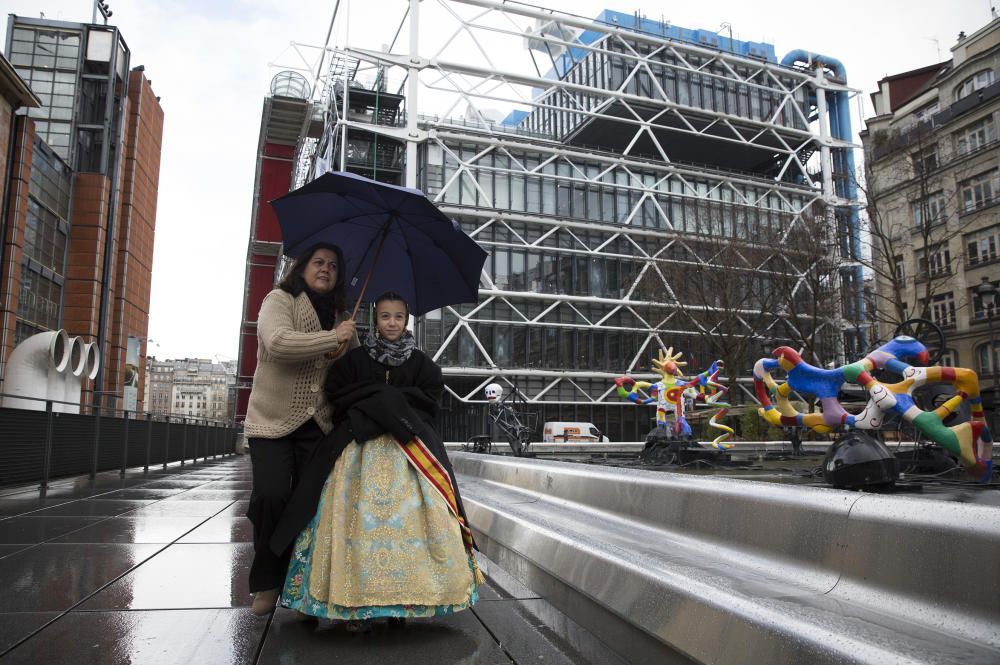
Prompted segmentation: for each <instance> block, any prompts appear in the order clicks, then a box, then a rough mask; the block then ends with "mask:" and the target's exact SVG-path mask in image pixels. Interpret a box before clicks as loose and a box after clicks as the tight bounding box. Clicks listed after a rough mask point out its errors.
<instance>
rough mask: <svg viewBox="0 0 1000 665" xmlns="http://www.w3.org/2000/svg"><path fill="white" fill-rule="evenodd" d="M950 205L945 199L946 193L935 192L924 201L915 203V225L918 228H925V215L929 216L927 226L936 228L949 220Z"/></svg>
mask: <svg viewBox="0 0 1000 665" xmlns="http://www.w3.org/2000/svg"><path fill="white" fill-rule="evenodd" d="M947 208H948V205H947V203H946V201H945V198H944V192H934V193H933V194H930V195H929V196H928V197H927V199H926V200H924V201H915V202H914V203H913V225H914V226H916V227H917V228H921V227H923V226H924V221H923V220H924V215H927V225H928V226H934V225H935V224H940V223H941V222H943V221H945V220H946V219H948V210H947Z"/></svg>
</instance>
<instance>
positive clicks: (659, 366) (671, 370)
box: [653, 346, 687, 378]
mask: <svg viewBox="0 0 1000 665" xmlns="http://www.w3.org/2000/svg"><path fill="white" fill-rule="evenodd" d="M683 355H684V353H683V352H681V351H678V352H677V353H674V347H672V346H671V347H670V348H669V349H667V352H666V353H663V349H660V350H659V352H658V353H657V357H656V358H654V359H653V371H654V372H657V373H659V374H661V375H663V377H664V378H666V377H667V376H675V377H678V378H682V377H683V376H684V375H683V374H681V370H680V368H681V367H682V366H684V365H687V363H686V362H682V361H681V356H683Z"/></svg>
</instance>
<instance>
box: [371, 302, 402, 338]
mask: <svg viewBox="0 0 1000 665" xmlns="http://www.w3.org/2000/svg"><path fill="white" fill-rule="evenodd" d="M406 319H407V316H406V303H404V302H402V301H400V300H383V301H382V302H380V303H379V304H378V305H377V306H376V307H375V327H376V328H378V334H379V335H381V336H382V337H383V338H384V339H385V340H387V341H389V342H395V341H396V340H398V339H399V338H400V337H402V336H403V332H404V331H405V330H406Z"/></svg>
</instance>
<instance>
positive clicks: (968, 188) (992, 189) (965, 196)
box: [960, 169, 1000, 212]
mask: <svg viewBox="0 0 1000 665" xmlns="http://www.w3.org/2000/svg"><path fill="white" fill-rule="evenodd" d="M960 189H961V191H962V210H964V211H965V212H971V211H972V210H975V209H976V208H982V207H984V206H987V205H991V204H992V203H993V201H994V197H995V196H996V195H997V193H998V192H1000V173H998V171H997V170H996V169H994V170H992V171H987V172H986V173H980V174H979V175H977V176H975V177H973V178H969V179H968V180H965V181H963V182H962V183H961V185H960Z"/></svg>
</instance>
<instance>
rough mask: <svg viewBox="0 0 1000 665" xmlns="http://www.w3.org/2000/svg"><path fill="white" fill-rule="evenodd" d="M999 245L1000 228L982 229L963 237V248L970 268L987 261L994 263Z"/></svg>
mask: <svg viewBox="0 0 1000 665" xmlns="http://www.w3.org/2000/svg"><path fill="white" fill-rule="evenodd" d="M998 245H1000V226H994V227H993V228H989V229H983V230H982V231H977V232H976V233H971V234H969V235H967V236H965V247H966V251H967V253H968V262H969V265H970V266H974V265H977V264H979V263H986V262H988V261H996V259H997V246H998Z"/></svg>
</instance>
